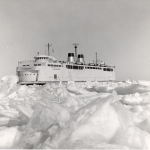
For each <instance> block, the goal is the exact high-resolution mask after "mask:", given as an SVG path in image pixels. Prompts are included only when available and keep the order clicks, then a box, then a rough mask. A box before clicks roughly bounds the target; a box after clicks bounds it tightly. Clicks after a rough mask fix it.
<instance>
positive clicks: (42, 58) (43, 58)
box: [36, 57, 48, 59]
mask: <svg viewBox="0 0 150 150" xmlns="http://www.w3.org/2000/svg"><path fill="white" fill-rule="evenodd" d="M36 59H48V57H38V58H36Z"/></svg>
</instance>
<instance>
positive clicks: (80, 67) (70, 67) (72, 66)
mask: <svg viewBox="0 0 150 150" xmlns="http://www.w3.org/2000/svg"><path fill="white" fill-rule="evenodd" d="M66 68H67V69H79V70H83V69H84V67H83V66H74V65H66ZM85 69H98V70H102V68H99V67H85ZM103 70H104V71H113V69H112V68H103Z"/></svg>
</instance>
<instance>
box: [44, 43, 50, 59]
mask: <svg viewBox="0 0 150 150" xmlns="http://www.w3.org/2000/svg"><path fill="white" fill-rule="evenodd" d="M45 46H47V47H48V56H50V51H49V48H50V46H52V44H51V45H49V43H48V45H45Z"/></svg>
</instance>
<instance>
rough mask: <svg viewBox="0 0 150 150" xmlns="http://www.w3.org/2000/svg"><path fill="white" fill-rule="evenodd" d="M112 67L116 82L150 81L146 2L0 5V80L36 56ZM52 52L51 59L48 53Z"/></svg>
mask: <svg viewBox="0 0 150 150" xmlns="http://www.w3.org/2000/svg"><path fill="white" fill-rule="evenodd" d="M48 43H49V44H52V46H51V47H50V54H51V55H53V56H54V57H55V58H56V59H58V60H64V61H66V60H67V54H68V53H69V52H74V46H73V43H78V44H79V45H78V53H83V54H84V58H85V62H86V63H89V62H93V61H95V59H96V58H95V53H96V52H97V56H98V59H99V60H102V61H104V62H105V64H107V65H113V66H115V67H116V80H118V81H123V80H127V79H129V80H150V1H149V0H0V78H1V77H3V76H6V75H16V67H17V66H18V61H24V60H32V59H33V57H34V56H36V55H37V53H38V52H39V53H40V54H45V53H47V47H46V46H45V45H47V44H48ZM52 50H54V53H53V52H52Z"/></svg>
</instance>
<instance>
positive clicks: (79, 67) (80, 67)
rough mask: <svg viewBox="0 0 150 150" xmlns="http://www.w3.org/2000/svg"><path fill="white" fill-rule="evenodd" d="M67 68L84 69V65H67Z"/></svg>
mask: <svg viewBox="0 0 150 150" xmlns="http://www.w3.org/2000/svg"><path fill="white" fill-rule="evenodd" d="M66 68H67V69H79V70H83V68H84V67H83V66H72V65H66Z"/></svg>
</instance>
